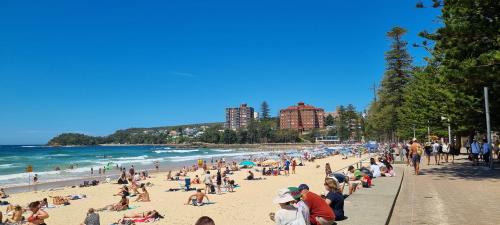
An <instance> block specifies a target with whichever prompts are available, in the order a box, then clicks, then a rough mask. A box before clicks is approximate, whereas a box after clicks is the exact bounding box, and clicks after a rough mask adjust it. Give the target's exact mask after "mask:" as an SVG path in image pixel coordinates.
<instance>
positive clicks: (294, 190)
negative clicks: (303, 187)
mask: <svg viewBox="0 0 500 225" xmlns="http://www.w3.org/2000/svg"><path fill="white" fill-rule="evenodd" d="M288 190H289V191H290V194H291V195H292V197H293V198H294V199H295V200H298V199H300V197H302V194H301V193H300V191H299V188H297V187H288Z"/></svg>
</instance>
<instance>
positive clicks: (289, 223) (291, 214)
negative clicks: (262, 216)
mask: <svg viewBox="0 0 500 225" xmlns="http://www.w3.org/2000/svg"><path fill="white" fill-rule="evenodd" d="M274 221H275V222H276V225H305V224H306V223H305V220H304V217H303V216H302V214H301V213H299V211H298V210H297V208H295V207H293V206H291V205H288V206H287V207H286V208H284V209H278V211H277V212H276V214H275V215H274Z"/></svg>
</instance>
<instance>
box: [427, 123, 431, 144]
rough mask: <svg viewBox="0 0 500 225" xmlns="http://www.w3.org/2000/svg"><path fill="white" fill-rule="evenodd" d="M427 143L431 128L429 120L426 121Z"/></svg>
mask: <svg viewBox="0 0 500 225" xmlns="http://www.w3.org/2000/svg"><path fill="white" fill-rule="evenodd" d="M427 141H428V142H431V127H430V122H429V120H427Z"/></svg>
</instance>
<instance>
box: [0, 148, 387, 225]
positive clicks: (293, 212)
mask: <svg viewBox="0 0 500 225" xmlns="http://www.w3.org/2000/svg"><path fill="white" fill-rule="evenodd" d="M321 157H324V156H314V157H313V156H305V157H304V158H301V157H298V158H297V157H289V156H286V154H283V155H281V154H280V155H279V159H278V160H275V162H273V160H271V159H269V158H261V159H252V160H253V162H255V164H256V165H257V164H259V165H260V166H262V168H261V170H259V169H256V168H250V169H249V170H247V171H246V172H247V173H248V175H247V176H246V178H245V179H246V180H261V179H266V178H264V177H265V176H278V175H284V176H290V175H292V174H296V173H297V167H298V166H303V165H304V162H303V161H302V159H304V160H305V161H311V162H312V161H313V160H314V159H315V158H321ZM266 161H267V163H268V164H263V163H264V162H266ZM269 162H271V163H269ZM240 167H241V166H238V165H237V164H236V162H234V161H233V162H231V163H226V161H225V160H224V159H220V160H215V163H214V162H212V163H210V164H209V163H207V162H206V161H201V160H200V161H198V163H197V164H196V165H193V166H192V167H183V168H182V169H180V170H179V171H178V172H175V173H173V172H172V171H169V172H168V174H167V180H168V181H175V182H179V183H183V187H181V188H180V189H178V190H175V191H180V190H184V191H186V192H189V191H193V190H194V191H195V192H194V193H193V192H191V193H188V195H187V201H186V204H187V205H193V206H203V205H206V204H213V203H212V202H210V199H209V194H222V193H223V192H227V193H231V192H234V191H235V188H237V187H239V186H238V184H236V181H235V180H234V179H233V176H231V175H232V174H234V173H235V172H236V171H238V170H240ZM198 169H202V171H203V174H201V175H200V174H196V173H197V172H198ZM119 170H120V171H121V175H120V176H119V178H118V179H117V182H116V184H119V185H120V187H119V188H118V190H117V191H116V192H115V193H114V196H116V197H117V202H116V203H113V204H109V205H106V206H103V207H96V208H90V209H88V210H87V213H86V216H85V219H84V221H83V222H82V223H81V224H82V225H100V216H99V213H100V212H103V211H115V212H119V211H123V212H125V211H126V210H129V209H133V208H135V207H134V206H131V205H130V204H131V202H150V201H152V200H154V199H152V197H154V196H150V193H149V192H148V187H150V186H152V185H153V184H152V183H150V182H148V179H149V178H150V176H149V174H148V173H147V171H144V172H137V171H136V170H135V168H134V167H133V166H130V168H129V169H128V171H127V170H126V169H125V168H119ZM254 171H256V172H258V173H257V174H255V173H254ZM325 171H326V174H327V176H326V178H325V180H324V187H325V191H326V192H325V193H324V194H321V195H318V194H316V193H314V192H312V191H310V190H309V187H308V186H307V185H306V184H302V185H299V186H298V187H289V188H286V189H283V190H280V193H279V196H278V197H277V198H276V199H275V203H277V204H280V210H279V211H278V212H276V214H273V215H272V218H271V219H273V220H275V221H276V223H277V224H283V225H284V224H290V223H289V222H290V221H292V220H293V218H295V219H298V218H299V217H298V215H301V217H300V218H302V219H303V220H300V222H299V223H297V224H308V225H309V224H313V225H314V224H322V225H323V224H332V223H333V221H338V220H343V219H345V218H347V217H345V216H344V209H343V205H344V203H343V202H344V198H345V196H346V195H344V194H343V191H344V185H347V186H349V195H350V194H353V192H355V191H356V190H357V189H359V188H362V187H363V186H366V183H367V182H368V183H370V182H371V179H373V177H378V176H383V175H387V176H392V175H393V170H392V167H391V166H390V164H388V163H387V162H385V161H383V160H380V161H379V162H375V160H374V159H373V163H372V165H371V166H370V167H369V168H368V167H367V168H364V170H360V169H354V167H352V168H351V167H350V168H349V169H348V171H346V173H345V174H342V175H341V176H340V175H339V174H334V173H332V170H331V167H330V165H328V164H327V165H326V166H325ZM367 171H368V172H367ZM260 172H262V173H261V175H262V177H260V176H259V175H260V174H259V173H260ZM190 175H194V177H193V178H191V177H190ZM367 175H368V177H367ZM190 184H198V185H200V186H199V188H196V189H193V188H190V187H189V186H188V185H190ZM181 186H182V185H181ZM203 187H204V188H203ZM0 197H2V198H3V197H8V195H7V194H6V193H5V191H4V190H3V189H0ZM85 197H86V196H84V195H71V196H55V197H52V198H53V203H56V202H58V203H57V204H60V205H67V204H70V203H69V201H70V200H74V199H80V198H85ZM132 204H133V203H132ZM53 205H55V204H53ZM10 208H11V210H10V211H9V212H8V215H7V217H8V218H7V219H6V220H4V219H3V217H2V215H1V214H0V224H1V221H5V223H6V224H21V223H26V224H28V225H44V224H45V220H46V219H47V218H49V214H48V213H47V212H46V211H44V209H45V208H50V204H49V203H48V200H47V199H46V198H45V199H43V200H41V201H36V202H32V203H30V204H29V205H28V206H27V207H26V208H23V207H21V206H18V205H16V206H12V207H10ZM26 212H31V213H30V214H31V215H29V216H26V217H25V216H24V214H26ZM297 212H298V213H297ZM163 217H164V216H163V215H161V214H160V213H159V211H156V210H151V211H144V212H138V213H137V212H134V213H126V214H124V215H123V216H122V217H120V218H117V221H116V222H115V224H138V223H144V222H154V221H158V220H161V219H162V218H163ZM302 222H303V223H302ZM196 224H197V225H198V224H199V225H212V224H215V223H214V221H213V220H212V219H211V218H209V217H202V218H200V219H199V220H198V221H197V222H196ZM292 224H293V223H292Z"/></svg>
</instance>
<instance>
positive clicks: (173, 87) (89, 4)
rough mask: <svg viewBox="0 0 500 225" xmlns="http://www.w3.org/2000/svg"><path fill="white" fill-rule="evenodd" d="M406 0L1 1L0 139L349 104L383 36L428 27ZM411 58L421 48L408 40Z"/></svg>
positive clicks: (375, 65) (371, 76)
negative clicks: (233, 111) (245, 107)
mask: <svg viewBox="0 0 500 225" xmlns="http://www.w3.org/2000/svg"><path fill="white" fill-rule="evenodd" d="M415 2H416V1H414V0H381V1H372V0H370V1H369V0H364V1H337V0H327V1H273V0H262V1H261V0H252V1H234V0H226V1H216V0H212V1H206V0H199V1H190V0H180V1H172V0H169V1H124V0H119V1H102V0H100V1H14V0H11V1H2V2H1V3H0V144H44V143H46V142H47V141H48V139H49V138H51V137H52V136H54V135H57V134H59V133H62V132H83V133H86V134H90V135H106V134H110V133H112V132H113V131H115V130H116V129H124V128H129V127H151V126H162V125H176V124H185V123H198V122H215V121H223V120H224V108H225V107H228V106H237V105H239V104H240V103H243V102H246V103H248V104H249V105H251V106H254V107H255V108H257V109H258V108H259V104H260V103H261V102H262V101H263V100H266V101H268V103H269V104H270V107H271V110H272V112H273V114H276V113H277V112H278V111H279V109H280V108H283V107H286V106H289V105H293V104H295V103H297V102H298V101H304V102H306V103H308V104H312V105H315V106H318V107H323V108H324V109H325V110H327V111H332V110H334V109H335V107H336V106H337V105H340V104H349V103H352V104H354V105H355V106H356V107H357V108H358V110H360V111H361V110H363V109H364V108H366V107H367V106H368V104H369V103H370V101H371V100H372V98H373V95H372V91H371V90H370V89H369V88H370V86H371V85H372V84H373V82H378V81H379V80H380V78H381V77H382V75H383V72H384V66H385V64H384V51H386V50H387V49H388V46H389V43H388V40H387V38H386V37H385V33H386V32H387V31H388V30H389V29H390V28H391V27H393V26H395V25H399V26H402V27H405V28H407V29H408V30H409V33H408V35H407V36H406V38H407V40H408V41H409V42H410V43H413V42H415V41H417V40H419V38H418V37H417V34H418V32H419V31H421V30H423V29H432V28H433V27H436V24H435V23H433V20H434V19H435V16H436V15H437V13H438V12H437V11H436V10H433V9H422V10H419V9H416V8H415ZM410 51H411V53H412V55H413V56H414V57H415V59H416V61H417V63H421V62H422V56H423V55H424V54H425V52H424V51H423V50H420V49H414V48H412V47H410Z"/></svg>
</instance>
